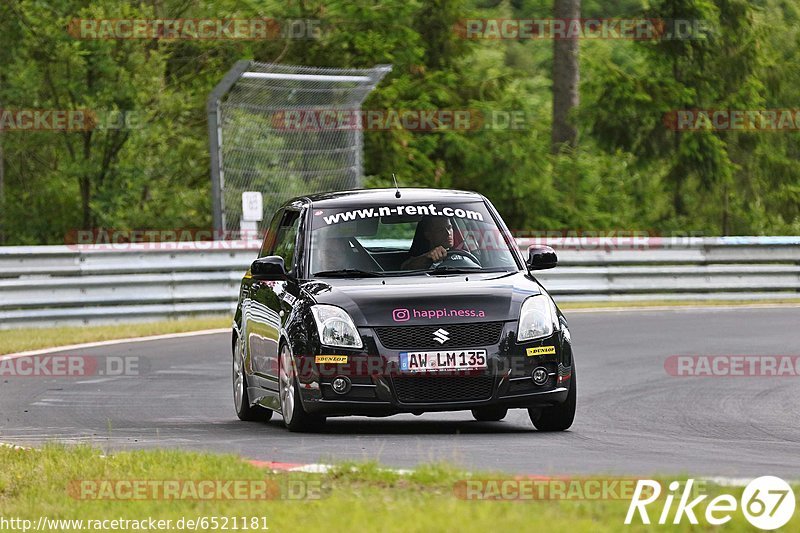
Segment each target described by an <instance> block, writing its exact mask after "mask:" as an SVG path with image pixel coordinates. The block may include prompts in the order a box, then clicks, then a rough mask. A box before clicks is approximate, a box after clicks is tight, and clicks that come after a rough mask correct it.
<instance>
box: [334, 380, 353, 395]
mask: <svg viewBox="0 0 800 533" xmlns="http://www.w3.org/2000/svg"><path fill="white" fill-rule="evenodd" d="M331 387H333V392H335V393H336V394H347V392H348V391H349V390H350V380H349V379H348V378H346V377H343V376H339V377H337V378H334V380H333V381H332V382H331Z"/></svg>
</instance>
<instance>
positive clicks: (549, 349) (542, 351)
mask: <svg viewBox="0 0 800 533" xmlns="http://www.w3.org/2000/svg"><path fill="white" fill-rule="evenodd" d="M525 353H526V354H527V355H528V357H533V356H534V355H553V354H554V353H556V347H555V346H536V347H535V348H527V349H526V350H525Z"/></svg>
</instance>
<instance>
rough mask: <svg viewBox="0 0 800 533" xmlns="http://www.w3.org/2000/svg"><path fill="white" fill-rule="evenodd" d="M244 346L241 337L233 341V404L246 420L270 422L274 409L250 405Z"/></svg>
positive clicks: (240, 416)
mask: <svg viewBox="0 0 800 533" xmlns="http://www.w3.org/2000/svg"><path fill="white" fill-rule="evenodd" d="M243 348H244V347H243V346H242V342H241V341H240V340H239V339H236V342H234V343H233V372H232V373H231V374H232V380H233V406H234V408H235V409H236V416H238V417H239V420H244V421H245V422H268V421H269V420H270V419H271V418H272V411H271V410H270V409H264V408H263V407H259V406H258V405H250V396H249V395H248V394H247V372H245V371H244V356H243V351H244V350H243Z"/></svg>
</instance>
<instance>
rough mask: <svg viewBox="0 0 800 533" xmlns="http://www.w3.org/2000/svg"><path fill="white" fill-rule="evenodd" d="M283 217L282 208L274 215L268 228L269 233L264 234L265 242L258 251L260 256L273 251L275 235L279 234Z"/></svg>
mask: <svg viewBox="0 0 800 533" xmlns="http://www.w3.org/2000/svg"><path fill="white" fill-rule="evenodd" d="M282 217H283V211H282V210H280V211H278V212H277V213H275V215H274V216H273V217H272V221H271V222H270V223H269V227H268V228H267V234H266V235H264V242H262V243H261V250H260V251H259V252H258V257H266V256H268V255H270V254H271V253H272V250H273V249H274V248H275V236H276V235H277V234H278V224H279V223H280V221H281V218H282Z"/></svg>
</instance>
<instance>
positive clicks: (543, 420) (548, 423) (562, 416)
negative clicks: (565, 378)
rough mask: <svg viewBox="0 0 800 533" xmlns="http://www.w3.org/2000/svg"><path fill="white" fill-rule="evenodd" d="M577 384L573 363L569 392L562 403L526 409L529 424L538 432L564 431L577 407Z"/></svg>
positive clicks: (569, 424)
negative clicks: (529, 420)
mask: <svg viewBox="0 0 800 533" xmlns="http://www.w3.org/2000/svg"><path fill="white" fill-rule="evenodd" d="M577 398H578V384H577V381H575V363H573V364H572V377H571V378H570V382H569V392H568V393H567V399H566V401H565V402H564V403H562V404H559V405H554V406H553V407H537V408H531V409H528V416H530V417H531V422H533V425H534V427H535V428H536V429H538V430H539V431H564V430H567V429H569V428H570V426H572V422H573V421H574V420H575V407H576V406H577Z"/></svg>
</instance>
